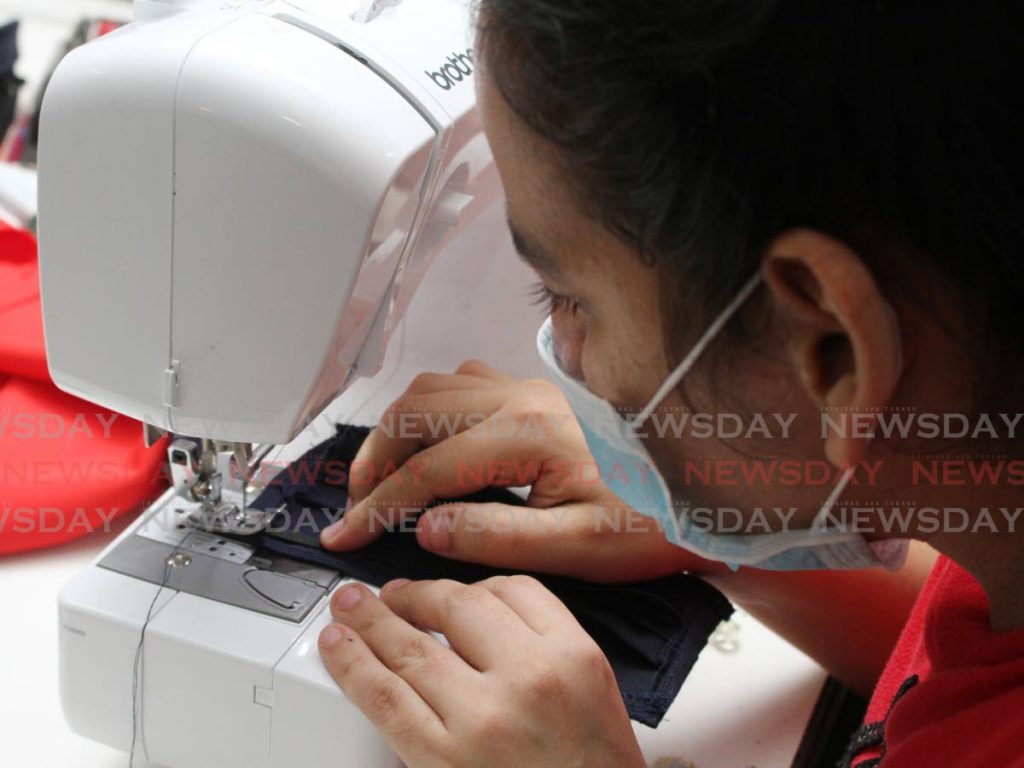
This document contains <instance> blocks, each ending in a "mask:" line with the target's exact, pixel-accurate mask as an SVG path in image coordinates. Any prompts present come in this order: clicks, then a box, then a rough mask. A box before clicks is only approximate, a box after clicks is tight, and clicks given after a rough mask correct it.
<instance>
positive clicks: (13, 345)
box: [0, 222, 50, 381]
mask: <svg viewBox="0 0 1024 768" xmlns="http://www.w3.org/2000/svg"><path fill="white" fill-rule="evenodd" d="M0 373H6V374H9V375H12V376H25V377H28V378H30V379H38V380H40V381H49V380H50V374H49V371H48V370H47V368H46V349H45V346H44V345H43V315H42V312H41V311H40V308H39V269H38V267H37V265H36V241H35V238H34V237H32V235H30V234H29V233H28V232H23V231H21V230H18V229H12V228H10V227H8V226H7V225H5V224H3V223H2V222H0Z"/></svg>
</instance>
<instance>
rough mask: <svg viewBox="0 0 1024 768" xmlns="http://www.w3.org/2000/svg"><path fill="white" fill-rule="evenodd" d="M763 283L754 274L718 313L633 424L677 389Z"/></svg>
mask: <svg viewBox="0 0 1024 768" xmlns="http://www.w3.org/2000/svg"><path fill="white" fill-rule="evenodd" d="M760 283H761V273H760V272H758V273H757V274H756V275H754V276H753V277H752V278H750V280H748V281H747V283H746V284H745V285H744V286H743V288H742V289H741V290H740V292H739V293H738V294H736V296H735V297H734V298H733V300H732V301H730V302H729V304H728V305H727V306H726V307H725V309H723V310H722V312H721V314H719V315H718V317H716V318H715V319H714V321H713V322H712V323H711V325H710V326H708V329H707V330H706V331H705V332H704V335H703V336H701V337H700V340H699V341H698V342H697V343H696V344H694V345H693V349H691V350H690V351H689V353H688V354H687V355H686V357H684V358H683V360H682V362H681V363H679V365H677V366H676V369H675V370H674V371H672V373H671V374H669V377H668V378H667V379H665V383H664V384H662V385H661V388H660V389H658V391H657V392H656V393H655V394H654V397H652V398H651V401H650V402H649V403H648V404H647V407H646V408H644V409H643V410H642V411H641V412H640V414H639V415H638V416H637V417H636V418H635V419H633V421H632V424H631V426H632V427H634V428H636V427H639V426H640V425H641V424H643V423H644V422H645V421H647V419H648V418H649V417H650V415H651V414H652V413H654V409H655V408H657V407H658V405H659V404H660V403H661V401H662V400H664V399H665V398H666V397H667V396H668V394H669V392H671V391H672V390H673V389H675V388H676V387H677V386H678V385H679V382H680V381H682V379H683V376H685V375H686V374H687V373H689V371H690V369H691V368H693V366H694V364H695V363H696V362H697V360H698V359H699V358H700V356H701V355H702V354H704V351H705V350H706V349H707V348H708V346H709V345H710V344H711V342H712V341H714V339H715V337H716V336H717V335H718V334H719V333H721V331H722V328H724V327H725V324H726V323H728V322H729V321H730V320H731V319H732V316H733V315H735V314H736V311H737V310H738V309H739V308H740V307H741V306H743V303H744V302H745V301H746V300H747V299H748V298H750V294H752V293H753V292H754V289H755V288H757V286H758V285H759V284H760Z"/></svg>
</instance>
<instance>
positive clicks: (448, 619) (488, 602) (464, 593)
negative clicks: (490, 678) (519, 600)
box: [380, 579, 536, 672]
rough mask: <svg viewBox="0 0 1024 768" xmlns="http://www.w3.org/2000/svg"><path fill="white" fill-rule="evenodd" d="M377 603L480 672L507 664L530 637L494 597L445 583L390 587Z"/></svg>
mask: <svg viewBox="0 0 1024 768" xmlns="http://www.w3.org/2000/svg"><path fill="white" fill-rule="evenodd" d="M380 596H381V599H382V600H383V601H384V602H385V603H387V605H388V606H389V607H390V608H391V610H392V611H394V612H395V613H396V614H397V615H399V616H401V617H402V618H403V619H405V620H406V621H411V622H413V623H414V624H416V625H417V626H420V627H423V628H424V629H429V630H431V631H434V632H441V633H442V634H444V636H445V637H446V638H448V642H449V643H450V644H451V646H452V648H453V649H454V650H455V652H456V653H458V654H459V656H461V657H462V658H463V659H465V660H466V661H467V662H469V663H470V664H472V665H473V666H474V667H475V668H476V669H478V670H480V671H481V672H484V671H486V670H488V669H492V668H493V667H496V666H498V665H500V664H501V663H503V662H506V661H508V659H509V658H510V653H511V652H512V650H513V649H514V648H517V647H521V646H522V643H523V642H529V641H530V640H531V639H532V638H535V637H536V635H535V633H534V632H533V631H532V630H531V629H530V628H529V626H528V625H526V624H525V623H524V622H523V621H522V619H520V618H519V616H518V615H517V614H516V613H515V611H513V610H512V609H511V608H510V607H509V606H508V605H507V604H505V603H504V602H502V601H501V600H500V599H498V597H496V596H495V595H494V593H492V592H490V591H489V590H487V589H484V588H483V587H480V586H478V585H473V584H460V583H459V582H457V581H450V580H447V579H442V580H437V581H412V582H407V583H402V582H392V583H391V584H390V585H385V587H384V589H382V590H381V595H380Z"/></svg>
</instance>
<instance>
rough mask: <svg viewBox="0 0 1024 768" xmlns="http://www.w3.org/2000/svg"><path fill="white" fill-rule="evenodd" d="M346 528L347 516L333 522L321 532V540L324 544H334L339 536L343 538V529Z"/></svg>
mask: <svg viewBox="0 0 1024 768" xmlns="http://www.w3.org/2000/svg"><path fill="white" fill-rule="evenodd" d="M344 528H345V518H341V520H339V521H338V522H336V523H332V524H331V525H329V526H327V527H326V528H324V529H323V531H321V532H320V541H321V542H322V543H323V544H328V545H329V544H333V543H334V542H335V541H337V540H338V539H339V538H341V534H342V531H343V530H344Z"/></svg>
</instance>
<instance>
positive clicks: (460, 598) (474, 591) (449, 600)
mask: <svg viewBox="0 0 1024 768" xmlns="http://www.w3.org/2000/svg"><path fill="white" fill-rule="evenodd" d="M487 594H488V592H487V590H486V589H485V588H484V587H481V586H480V585H478V584H458V585H456V586H453V587H452V588H451V589H449V590H448V591H447V592H446V594H445V597H444V607H445V610H446V611H447V612H448V613H449V614H451V613H454V612H457V611H459V610H461V609H462V608H463V607H464V606H465V605H467V604H472V603H476V602H479V601H480V600H482V599H484V597H485V596H486V595H487Z"/></svg>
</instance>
